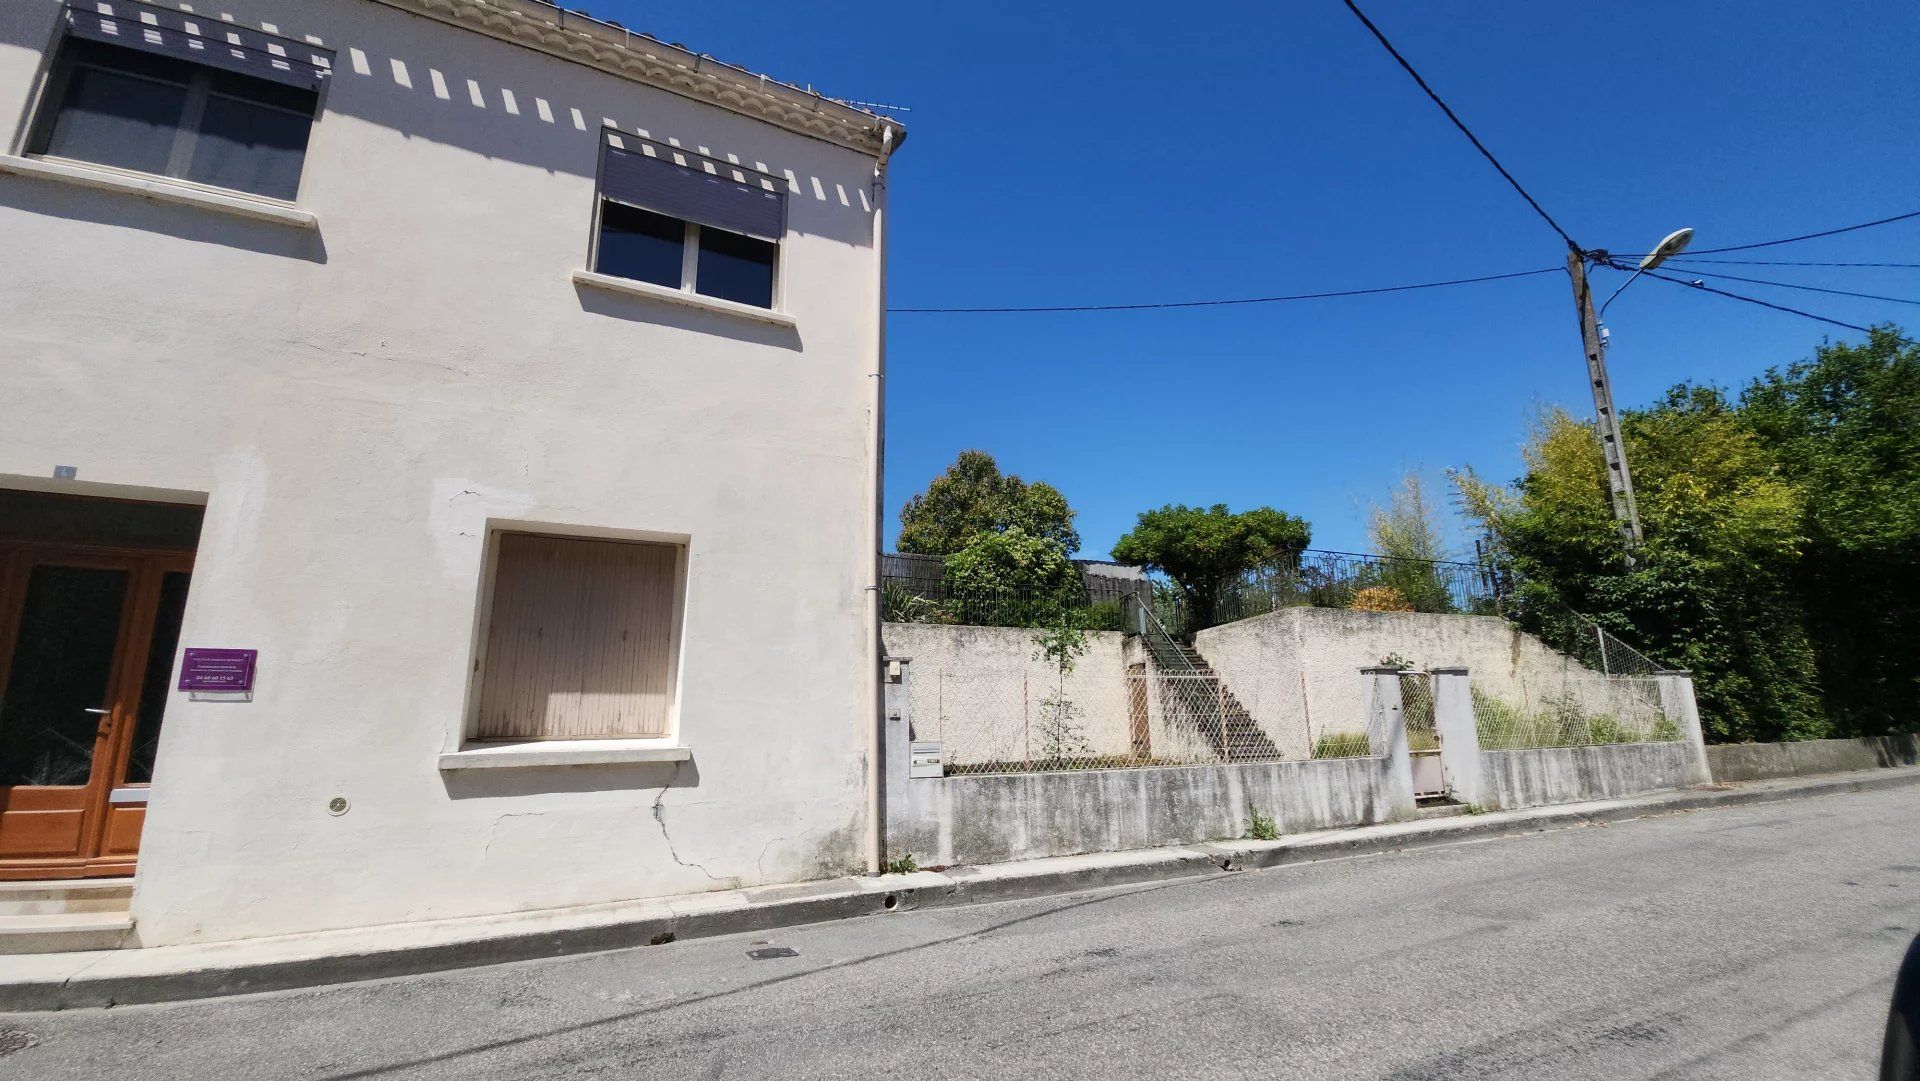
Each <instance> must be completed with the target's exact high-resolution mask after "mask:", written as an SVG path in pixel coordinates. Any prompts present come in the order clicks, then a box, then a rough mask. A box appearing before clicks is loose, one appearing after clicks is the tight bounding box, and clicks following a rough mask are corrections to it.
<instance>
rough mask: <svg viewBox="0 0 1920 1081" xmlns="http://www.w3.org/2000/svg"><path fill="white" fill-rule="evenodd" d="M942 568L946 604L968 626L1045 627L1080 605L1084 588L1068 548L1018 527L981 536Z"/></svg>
mask: <svg viewBox="0 0 1920 1081" xmlns="http://www.w3.org/2000/svg"><path fill="white" fill-rule="evenodd" d="M945 568H946V569H945V586H946V591H947V596H948V599H949V603H950V605H951V606H952V608H953V610H954V611H955V612H956V613H957V614H959V615H961V616H963V617H964V618H965V619H966V621H967V622H970V623H982V624H986V625H988V626H998V627H1037V626H1047V625H1049V624H1053V623H1056V622H1058V621H1059V619H1060V614H1061V613H1062V612H1063V611H1066V610H1069V609H1074V608H1080V607H1084V605H1085V598H1086V587H1085V586H1083V585H1082V584H1081V582H1080V572H1079V571H1078V570H1077V569H1075V567H1074V565H1073V561H1072V560H1069V559H1068V558H1067V550H1066V549H1065V548H1064V547H1062V546H1061V544H1060V542H1058V541H1055V540H1051V539H1048V538H1046V537H1036V536H1033V535H1032V534H1029V533H1028V532H1027V531H1026V530H1024V529H1022V528H1020V527H1019V526H1014V527H1013V528H1011V529H1008V530H1005V531H1004V532H1000V533H982V534H980V535H979V536H977V537H975V538H974V539H973V542H972V543H970V544H968V545H967V546H966V547H965V548H963V549H961V550H960V551H958V552H955V553H954V554H952V555H950V556H948V557H947V559H946V565H945Z"/></svg>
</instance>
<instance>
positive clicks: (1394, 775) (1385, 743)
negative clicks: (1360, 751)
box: [1360, 668, 1415, 821]
mask: <svg viewBox="0 0 1920 1081" xmlns="http://www.w3.org/2000/svg"><path fill="white" fill-rule="evenodd" d="M1360 678H1361V679H1363V680H1365V681H1366V685H1367V688H1366V703H1367V741H1368V743H1369V744H1371V748H1370V749H1371V750H1372V751H1373V753H1374V754H1375V755H1378V756H1380V757H1383V758H1385V759H1386V760H1387V790H1386V791H1385V792H1384V793H1382V799H1381V806H1380V813H1379V815H1378V817H1379V818H1380V819H1381V820H1382V821H1393V820H1395V819H1402V818H1412V817H1413V814H1414V809H1415V807H1414V801H1413V758H1412V756H1411V755H1410V754H1408V752H1407V714H1406V710H1404V709H1403V708H1401V702H1400V669H1398V668H1362V669H1361V670H1360Z"/></svg>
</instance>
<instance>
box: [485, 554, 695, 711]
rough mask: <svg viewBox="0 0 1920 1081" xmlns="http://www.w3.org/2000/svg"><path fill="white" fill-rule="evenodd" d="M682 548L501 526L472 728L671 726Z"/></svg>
mask: <svg viewBox="0 0 1920 1081" xmlns="http://www.w3.org/2000/svg"><path fill="white" fill-rule="evenodd" d="M678 554H679V549H678V548H675V547H674V546H672V545H667V544H639V543H631V542H626V541H602V540H582V539H579V538H573V537H536V536H530V535H527V534H523V533H503V534H501V535H500V553H499V562H498V567H497V569H496V570H495V572H494V580H493V607H492V611H491V616H490V618H489V622H488V627H487V646H486V654H485V659H484V665H485V670H484V672H483V673H482V676H481V684H480V715H479V718H478V721H477V724H476V727H475V733H474V734H475V736H476V737H477V738H479V739H483V740H487V739H493V740H499V739H595V738H607V737H620V736H664V735H666V734H667V723H668V711H669V710H670V709H671V708H672V702H673V667H674V666H673V613H674V595H675V569H674V568H675V563H676V560H677V557H678Z"/></svg>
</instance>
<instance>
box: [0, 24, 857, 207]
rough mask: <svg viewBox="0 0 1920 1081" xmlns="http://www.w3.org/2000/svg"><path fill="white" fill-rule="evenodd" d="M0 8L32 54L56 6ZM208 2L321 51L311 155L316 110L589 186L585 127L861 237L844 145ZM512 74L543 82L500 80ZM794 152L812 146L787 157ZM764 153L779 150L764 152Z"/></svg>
mask: <svg viewBox="0 0 1920 1081" xmlns="http://www.w3.org/2000/svg"><path fill="white" fill-rule="evenodd" d="M7 6H8V7H9V8H10V9H11V10H8V11H6V12H5V13H4V14H0V45H9V46H15V47H18V48H23V49H28V50H31V51H33V52H35V53H44V52H45V51H46V50H47V49H48V47H49V44H50V43H51V42H52V41H53V40H54V38H55V30H56V27H57V26H58V24H59V21H60V12H61V7H60V5H59V4H58V3H55V2H53V0H47V2H45V3H42V4H39V5H33V6H28V5H20V4H10V5H7ZM167 6H170V7H173V6H179V5H178V4H168V5H167ZM219 10H220V14H221V17H223V18H227V17H229V16H230V17H231V19H232V21H234V22H235V23H237V24H239V25H243V26H252V27H258V28H260V29H262V30H265V31H266V32H268V33H272V34H278V35H284V36H289V37H297V38H300V39H302V40H305V41H308V42H310V43H312V44H314V45H318V46H321V47H323V48H327V49H331V50H333V51H334V52H335V60H334V63H335V65H336V66H335V69H334V75H333V77H332V79H330V80H329V82H328V85H327V87H326V88H325V89H324V90H323V92H322V97H321V108H322V110H323V111H324V114H325V115H323V121H322V124H321V125H320V127H318V128H316V130H315V134H314V138H315V147H314V149H315V151H316V152H319V153H324V152H325V150H324V141H325V138H326V134H325V127H326V126H325V118H326V116H333V115H338V116H351V117H356V118H358V119H361V120H364V121H366V122H368V123H371V124H376V125H379V126H381V127H385V128H389V129H391V130H393V131H395V132H398V133H399V134H400V135H402V136H403V137H405V138H420V139H428V140H431V141H434V142H437V143H443V144H447V145H451V146H457V147H460V148H461V149H464V150H468V151H471V152H473V153H475V154H479V155H482V156H484V157H487V158H495V159H504V160H509V161H517V162H520V163H522V164H525V165H532V166H538V167H540V168H544V169H546V170H547V171H549V172H567V173H571V174H574V175H577V176H579V177H581V178H583V179H586V180H592V179H593V178H595V177H596V176H597V175H598V172H599V156H600V141H599V140H600V136H599V132H600V131H601V129H602V128H603V127H614V128H618V129H620V130H621V131H626V132H632V133H635V134H638V135H641V136H644V137H646V138H650V139H655V140H658V141H660V142H664V143H667V144H669V145H672V146H676V147H683V148H685V149H689V150H693V151H696V152H698V153H702V154H707V155H711V156H712V157H715V158H719V159H723V160H726V161H730V162H733V163H735V164H738V165H741V166H743V167H751V168H754V169H758V170H761V171H763V172H768V173H772V174H775V175H777V176H784V177H786V179H787V190H788V195H789V206H790V220H789V227H790V228H791V229H792V230H793V231H795V232H799V233H806V234H811V235H818V236H825V237H828V238H831V239H835V240H841V241H844V242H846V243H851V244H864V243H866V241H867V238H868V236H869V229H870V224H869V222H868V218H869V217H870V215H871V213H872V210H873V202H872V193H871V184H872V179H873V177H872V171H871V168H870V166H869V165H868V163H867V162H868V159H866V158H865V157H864V156H862V155H861V154H859V153H858V152H855V151H851V150H846V149H844V148H841V147H838V146H835V145H833V144H830V143H826V142H823V141H818V140H814V139H810V138H808V137H805V136H798V135H795V134H793V133H791V132H788V131H786V130H784V129H781V128H777V127H775V126H773V125H772V124H769V123H767V122H765V121H760V120H755V119H753V118H751V117H748V116H744V115H740V114H735V113H730V112H728V111H726V110H724V109H722V108H721V107H719V106H717V105H710V104H706V103H704V102H702V103H700V104H695V103H694V102H695V101H696V100H697V99H687V98H680V97H679V96H678V95H674V94H672V92H671V91H666V90H661V89H659V88H657V87H652V86H645V85H642V84H638V83H633V82H630V81H628V80H626V79H625V78H623V77H621V76H617V75H613V74H610V73H607V72H604V71H599V70H597V69H593V68H589V67H586V66H584V65H581V64H577V63H574V62H572V61H569V60H563V59H560V58H558V57H555V56H552V55H549V54H547V53H543V52H539V51H538V50H534V49H531V48H528V47H525V46H518V45H510V44H508V43H506V42H502V41H498V40H496V39H494V38H490V37H487V36H486V35H484V34H481V33H479V32H477V31H474V30H472V29H469V28H466V27H462V26H455V25H452V24H448V23H442V22H438V21H436V20H432V19H428V18H425V17H422V16H417V15H411V14H408V13H406V12H403V11H399V10H397V9H393V8H387V7H384V6H382V5H379V4H369V3H362V2H360V0H352V2H350V3H349V2H348V0H330V2H319V0H223V3H221V4H220V5H219ZM523 71H524V72H537V73H538V75H539V76H540V77H541V78H542V79H544V80H546V82H545V83H543V84H540V85H534V84H529V83H527V82H526V81H524V79H515V78H514V76H515V75H517V74H518V73H520V72H523ZM659 96H665V97H669V98H673V99H675V100H676V101H678V102H679V103H680V104H679V105H677V106H674V107H670V108H664V109H662V110H661V111H660V113H659V114H656V115H648V111H647V110H646V109H645V104H644V103H645V102H647V101H649V100H652V99H655V98H656V97H659ZM702 105H704V106H705V107H704V108H702ZM695 110H698V113H697V115H699V117H700V120H699V124H700V128H701V131H700V132H699V133H698V136H699V137H698V138H696V139H692V140H686V139H683V137H682V133H679V132H676V131H673V130H668V129H669V128H670V127H672V126H673V125H674V124H675V123H676V121H675V120H674V119H673V117H674V116H675V115H676V114H679V113H681V112H682V111H686V112H688V113H693V112H694V111H695ZM25 122H26V118H25V117H24V116H22V117H21V125H24V124H25ZM20 130H24V127H23V126H19V127H16V128H15V131H20ZM796 140H797V141H798V142H796ZM800 146H806V147H808V148H809V149H816V148H817V152H808V153H801V152H800V151H799V150H798V149H797V147H800ZM774 147H780V148H781V152H780V153H773V152H771V149H772V148H774ZM782 153H784V154H785V155H787V158H786V159H784V160H783V159H782V157H781V154H782ZM769 159H771V160H769Z"/></svg>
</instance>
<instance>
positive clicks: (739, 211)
mask: <svg viewBox="0 0 1920 1081" xmlns="http://www.w3.org/2000/svg"><path fill="white" fill-rule="evenodd" d="M192 7H193V8H195V9H198V10H197V12H196V11H187V10H184V9H183V7H182V6H181V5H179V4H148V3H136V2H133V0H15V2H10V3H7V4H6V5H4V6H3V7H0V136H4V138H5V139H6V140H7V144H6V146H5V147H3V148H0V150H3V151H4V155H3V156H0V252H4V253H5V257H4V258H0V681H3V682H0V881H23V880H47V879H59V880H67V881H72V880H86V879H95V880H124V879H126V878H127V877H128V876H131V880H132V894H131V907H130V912H129V919H130V921H131V924H132V932H131V935H130V936H129V937H127V938H126V939H125V942H126V943H128V944H139V945H147V946H151V945H166V944H176V943H188V942H199V941H215V940H224V939H235V938H248V937H257V936H265V935H275V934H286V933H297V932H304V931H315V930H322V929H329V928H340V927H357V926H368V925H375V924H388V923H400V922H407V921H419V920H431V919H441V918H451V917H462V916H475V915H485V914H492V913H504V912H513V911H522V910H531V909H539V908H549V907H560V906H571V905H582V904H592V903H599V902H610V901H618V900H624V899H631V898H639V897H650V896H663V895H673V894H684V893H694V892H700V891H708V890H715V889H725V888H730V887H735V886H749V885H756V884H763V883H775V882H784V881H796V880H802V879H811V878H820V877H825V876H829V875H833V874H842V873H847V872H857V871H863V870H867V869H871V868H872V867H873V866H874V865H875V861H876V860H877V859H878V854H877V828H876V826H875V816H874V806H875V800H876V798H877V797H876V788H875V778H874V773H873V771H872V770H870V769H869V768H868V765H869V762H870V761H872V760H873V759H874V757H875V748H876V740H877V738H878V729H879V716H878V704H877V701H876V696H877V690H876V680H875V678H874V673H875V672H876V670H877V667H878V659H879V644H878V635H877V627H878V619H877V605H878V600H877V591H876V588H875V587H876V584H877V579H876V558H877V557H876V555H875V553H876V550H877V545H876V538H877V534H878V529H879V523H878V518H877V501H876V491H877V484H878V474H879V450H880V419H881V418H880V402H881V399H880V387H881V382H882V377H883V353H884V337H883V323H882V319H883V314H882V313H883V309H884V288H883V283H884V269H885V268H884V248H885V244H884V235H883V234H884V225H883V222H884V213H885V194H886V192H885V175H886V164H887V159H888V156H889V155H890V154H891V153H892V152H893V151H894V149H895V148H896V147H897V146H898V144H899V142H900V140H901V139H902V137H903V135H904V132H903V131H902V130H901V129H900V128H899V127H898V126H897V125H895V124H894V123H893V122H892V121H890V120H886V119H884V118H881V117H878V116H875V115H872V114H869V113H867V112H864V111H861V110H858V109H854V108H851V107H849V106H845V105H842V104H839V103H836V102H834V101H831V100H828V99H825V98H822V97H820V96H818V95H815V94H812V93H810V92H808V91H805V90H802V89H799V88H795V87H791V86H787V85H784V84H781V83H778V82H774V81H772V80H769V79H766V78H764V77H761V76H757V75H754V74H752V73H749V72H745V71H741V70H739V69H735V68H731V67H728V66H726V65H722V64H717V63H715V62H714V61H712V60H710V59H708V58H705V57H700V56H696V55H695V54H692V53H689V52H687V51H685V50H683V49H680V48H678V47H676V46H670V45H667V44H665V43H662V42H659V41H656V40H654V39H652V38H648V37H645V36H643V35H638V34H630V33H628V32H626V31H624V30H621V29H620V28H618V27H614V26H611V25H608V24H601V23H596V22H593V21H591V20H588V19H585V18H583V17H581V16H577V15H572V14H567V13H564V12H562V11H561V10H560V9H558V8H555V7H553V6H551V5H548V4H545V3H540V2H537V0H460V2H458V3H454V2H450V0H222V2H221V3H220V4H218V5H213V6H209V5H202V4H195V5H192Z"/></svg>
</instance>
